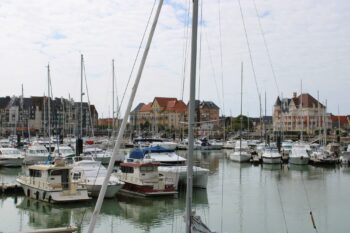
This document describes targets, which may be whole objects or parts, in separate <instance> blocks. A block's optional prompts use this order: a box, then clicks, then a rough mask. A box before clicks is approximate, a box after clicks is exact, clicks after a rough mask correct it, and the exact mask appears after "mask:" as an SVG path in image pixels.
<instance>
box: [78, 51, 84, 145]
mask: <svg viewBox="0 0 350 233" xmlns="http://www.w3.org/2000/svg"><path fill="white" fill-rule="evenodd" d="M83 65H84V57H83V54H81V60H80V136H79V138H82V137H83V95H84V93H83Z"/></svg>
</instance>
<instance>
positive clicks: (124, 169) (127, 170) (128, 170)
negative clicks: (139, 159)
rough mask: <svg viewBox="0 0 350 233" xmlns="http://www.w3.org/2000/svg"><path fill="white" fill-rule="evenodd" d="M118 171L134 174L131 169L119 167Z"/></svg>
mask: <svg viewBox="0 0 350 233" xmlns="http://www.w3.org/2000/svg"><path fill="white" fill-rule="evenodd" d="M120 170H121V171H122V173H134V168H133V167H120Z"/></svg>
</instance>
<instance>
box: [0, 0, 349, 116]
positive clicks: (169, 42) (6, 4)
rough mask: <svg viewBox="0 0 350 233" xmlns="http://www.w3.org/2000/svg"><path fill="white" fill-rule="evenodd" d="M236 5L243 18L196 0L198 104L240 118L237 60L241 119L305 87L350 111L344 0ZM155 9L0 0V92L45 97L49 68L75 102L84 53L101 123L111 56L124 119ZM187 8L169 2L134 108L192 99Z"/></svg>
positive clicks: (333, 107)
mask: <svg viewBox="0 0 350 233" xmlns="http://www.w3.org/2000/svg"><path fill="white" fill-rule="evenodd" d="M240 3H241V7H242V13H243V19H244V21H243V20H242V16H241V12H240V7H239V1H238V0H203V1H200V4H202V6H201V10H200V11H201V12H202V14H201V15H202V17H201V20H200V23H199V29H198V32H199V34H198V38H199V39H198V60H197V64H198V67H197V74H198V80H200V81H197V94H196V96H197V98H199V99H201V100H211V101H213V102H214V103H216V104H217V105H218V106H219V107H220V113H221V114H224V115H234V116H235V115H238V114H239V113H240V97H241V91H240V82H241V81H240V80H241V62H243V67H244V68H243V95H242V96H243V109H242V111H243V114H247V115H249V116H258V115H259V97H258V96H259V94H258V93H260V95H261V106H262V109H263V110H262V112H263V113H264V111H265V110H264V106H265V101H264V99H265V98H264V96H265V93H266V106H267V107H266V113H267V115H271V114H272V109H273V104H274V102H275V100H276V98H277V96H278V95H280V96H283V97H289V98H290V97H291V96H292V94H293V92H297V93H298V94H299V93H300V92H301V90H302V91H303V92H308V93H310V94H311V95H313V96H314V97H315V98H316V97H317V92H319V99H320V101H321V102H322V103H325V101H326V100H327V105H328V111H329V112H332V113H333V114H338V109H339V113H340V114H350V104H349V100H350V93H349V87H350V14H349V12H350V1H348V0H333V1H329V0H284V1H280V0H241V1H240ZM153 4H154V0H131V1H124V0H74V1H71V0H60V1H49V0H26V1H21V0H2V1H0V25H1V33H0V42H1V43H0V67H1V69H0V81H1V84H0V96H7V95H9V96H12V95H17V96H19V95H20V94H21V85H22V84H23V87H24V96H25V97H30V96H40V95H44V93H45V94H47V68H46V66H47V65H48V64H50V69H51V82H52V92H53V96H54V97H64V98H68V96H71V97H72V98H73V99H74V100H75V101H80V57H81V54H83V55H84V64H85V70H86V79H87V84H86V85H87V88H88V93H89V98H90V102H91V103H92V104H94V105H95V106H96V108H97V111H98V113H99V117H110V116H111V114H112V113H111V112H112V92H113V91H112V90H113V88H112V59H114V60H115V74H116V88H115V89H116V95H117V96H118V98H119V100H120V99H121V98H122V96H123V93H124V91H125V90H126V95H125V100H124V102H123V104H122V108H121V115H123V114H124V110H125V106H126V102H127V101H128V99H129V95H130V86H132V85H131V84H133V81H134V79H135V75H136V73H137V69H138V65H139V62H140V59H138V60H137V62H136V68H135V70H134V73H133V74H132V76H131V84H130V85H129V87H128V88H126V87H127V81H128V78H129V76H130V73H131V70H132V65H133V62H134V59H135V57H136V54H137V51H138V48H139V46H140V42H141V38H142V35H143V33H144V31H145V28H146V25H147V20H148V18H149V16H150V13H151V9H152V6H153ZM156 4H158V1H157V2H156ZM254 4H255V5H256V8H255V7H254ZM189 6H190V8H192V1H191V0H165V2H164V5H163V8H162V11H161V14H160V18H159V22H158V24H157V28H156V31H155V35H154V38H153V41H152V45H151V49H150V52H149V55H148V58H147V61H146V65H145V68H144V70H143V74H142V79H141V82H140V85H139V88H138V92H137V95H136V98H135V102H134V104H133V106H136V105H137V104H138V103H140V102H144V103H147V102H151V101H152V100H153V98H154V97H155V96H163V97H176V98H178V99H183V100H184V102H186V103H187V102H188V96H189V71H190V65H189V62H190V47H189V46H190V35H191V28H190V26H191V25H190V22H188V21H189V20H191V18H190V19H188V15H189V14H188V13H189V12H188V11H189ZM256 10H257V12H256ZM153 16H154V12H153V15H152V18H151V19H153ZM243 22H244V23H245V26H246V32H247V34H245V30H244V26H243ZM259 23H260V25H261V27H260V26H259ZM148 32H149V29H148V30H147V33H146V38H147V36H148ZM246 35H247V37H248V41H249V48H250V51H251V53H249V49H248V45H247V38H246ZM264 39H265V41H266V46H265V43H264ZM186 45H187V46H186ZM144 46H145V42H144V43H143V45H142V48H144ZM186 48H187V49H186ZM266 48H268V50H267V49H266ZM142 52H143V49H141V55H142ZM199 54H200V56H199ZM250 54H251V56H250ZM141 55H140V56H139V58H140V57H141ZM269 56H270V59H269ZM199 57H200V59H199ZM270 60H271V63H270ZM252 62H253V66H252ZM271 65H272V67H273V70H274V72H275V77H274V75H273V70H272V68H271ZM252 67H254V72H255V78H254V73H253V68H252ZM183 80H185V84H184V88H183V84H182V83H183ZM199 83H200V85H199ZM301 83H302V85H301ZM301 86H302V87H301ZM84 92H85V93H87V91H86V88H85V84H84ZM182 93H183V94H182ZM84 101H87V95H84ZM115 102H116V101H115Z"/></svg>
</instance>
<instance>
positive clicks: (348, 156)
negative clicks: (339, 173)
mask: <svg viewBox="0 0 350 233" xmlns="http://www.w3.org/2000/svg"><path fill="white" fill-rule="evenodd" d="M339 161H340V162H341V163H342V164H350V145H348V147H347V149H346V151H344V152H342V153H341V156H340V158H339Z"/></svg>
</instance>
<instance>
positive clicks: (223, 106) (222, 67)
mask: <svg viewBox="0 0 350 233" xmlns="http://www.w3.org/2000/svg"><path fill="white" fill-rule="evenodd" d="M218 5H219V42H220V43H219V45H220V69H221V88H222V110H223V113H224V115H225V98H224V96H225V95H224V65H223V63H222V36H221V31H222V30H221V2H220V0H218Z"/></svg>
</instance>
